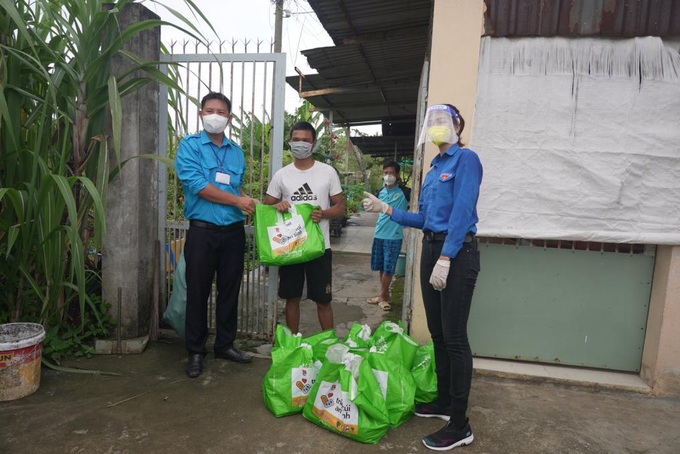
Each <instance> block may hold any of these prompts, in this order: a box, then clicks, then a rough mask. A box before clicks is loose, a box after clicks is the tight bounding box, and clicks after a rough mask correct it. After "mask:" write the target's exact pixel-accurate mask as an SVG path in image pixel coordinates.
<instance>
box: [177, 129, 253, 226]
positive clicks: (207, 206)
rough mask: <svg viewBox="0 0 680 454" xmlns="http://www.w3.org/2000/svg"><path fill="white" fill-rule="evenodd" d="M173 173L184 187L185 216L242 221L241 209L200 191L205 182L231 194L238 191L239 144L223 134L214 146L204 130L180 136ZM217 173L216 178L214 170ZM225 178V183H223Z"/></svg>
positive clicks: (243, 168) (240, 178)
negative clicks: (206, 196)
mask: <svg viewBox="0 0 680 454" xmlns="http://www.w3.org/2000/svg"><path fill="white" fill-rule="evenodd" d="M175 169H176V170H177V176H178V177H179V179H180V180H182V185H183V187H184V196H185V202H184V215H185V216H186V218H187V219H193V220H198V221H205V222H211V223H213V224H217V225H229V224H233V223H234V222H237V221H243V220H244V219H245V215H244V214H243V212H242V211H241V210H240V209H239V208H237V207H235V206H232V205H222V204H219V203H215V202H211V201H210V200H207V199H204V198H203V197H201V196H200V195H198V193H199V192H201V191H202V190H203V189H205V188H206V186H208V183H210V184H212V185H214V186H216V187H218V188H219V189H221V190H223V191H226V192H229V193H231V194H234V195H241V186H242V185H243V179H244V175H245V172H246V159H245V155H244V153H243V150H242V149H241V147H239V146H238V145H236V144H235V143H234V142H232V141H231V140H229V139H228V138H227V137H224V140H223V141H222V145H221V146H220V147H218V146H217V145H215V144H214V143H213V141H212V140H211V139H210V136H208V134H207V133H206V132H205V131H202V132H201V133H200V134H192V135H188V136H186V137H184V139H182V142H181V143H180V145H179V151H178V152H177V158H176V159H175ZM218 173H219V174H220V180H221V181H220V182H218V181H217V179H218V178H217V174H218ZM226 179H228V181H229V183H225V181H227V180H226Z"/></svg>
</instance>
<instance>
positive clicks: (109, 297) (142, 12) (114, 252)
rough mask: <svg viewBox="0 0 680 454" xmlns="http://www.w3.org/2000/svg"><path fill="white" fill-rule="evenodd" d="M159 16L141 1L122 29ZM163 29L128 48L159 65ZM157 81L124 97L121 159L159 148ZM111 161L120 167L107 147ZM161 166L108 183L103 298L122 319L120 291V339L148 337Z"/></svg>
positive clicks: (124, 17)
mask: <svg viewBox="0 0 680 454" xmlns="http://www.w3.org/2000/svg"><path fill="white" fill-rule="evenodd" d="M147 19H159V17H158V16H157V15H156V14H154V13H153V12H151V11H150V10H149V9H147V8H146V7H144V6H142V5H141V4H138V3H131V4H128V5H126V6H125V8H124V9H123V11H122V12H121V15H120V29H121V30H124V29H125V28H127V27H128V26H130V25H132V24H134V23H136V22H140V21H143V20H147ZM160 37H161V32H160V27H156V28H154V29H150V30H145V31H143V32H141V33H139V34H138V35H136V36H135V37H134V38H133V39H132V40H130V41H129V42H128V43H127V44H126V45H125V50H126V51H128V52H130V53H132V54H134V55H136V56H137V57H139V58H140V59H142V60H145V61H159V59H160V44H161V40H160ZM131 68H132V64H131V63H130V62H129V61H128V60H127V59H124V58H122V57H116V58H115V59H114V60H113V64H112V73H113V74H123V73H124V72H125V71H128V70H130V69H131ZM158 96H159V87H158V84H157V83H149V84H147V85H146V86H144V87H142V88H141V89H139V90H137V91H135V92H133V93H131V94H129V95H127V96H125V97H124V98H122V109H123V125H122V126H123V128H122V130H123V134H122V143H121V156H120V159H121V161H125V160H127V159H129V158H131V157H134V156H138V155H140V154H145V153H155V152H156V151H157V150H158ZM109 150H110V156H109V158H110V162H111V164H112V167H113V166H116V165H118V164H119V163H118V162H117V160H116V157H115V154H114V152H113V147H109ZM157 177H158V164H157V162H156V161H155V160H151V159H132V160H130V161H129V162H127V163H126V164H125V165H124V166H123V167H122V171H121V173H120V174H118V175H117V176H116V177H115V178H114V179H113V180H112V181H111V183H110V186H109V193H108V199H107V202H106V203H107V205H106V207H107V209H106V225H107V231H108V236H107V238H106V241H105V243H104V246H103V257H102V294H103V298H104V300H105V301H107V302H108V303H110V304H111V311H110V312H111V315H112V317H113V318H114V319H116V320H117V319H118V307H117V304H118V298H119V297H118V289H119V288H121V289H122V292H121V295H122V297H121V306H122V307H121V317H120V318H121V319H120V320H118V322H119V323H120V324H121V337H122V338H128V339H129V338H133V337H139V336H143V335H145V334H147V333H148V328H149V316H150V310H151V301H152V293H153V269H154V266H153V259H154V248H155V247H156V239H157V237H158V181H157V179H158V178H157Z"/></svg>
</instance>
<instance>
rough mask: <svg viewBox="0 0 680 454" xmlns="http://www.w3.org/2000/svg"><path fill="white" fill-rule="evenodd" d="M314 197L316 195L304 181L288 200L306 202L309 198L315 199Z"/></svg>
mask: <svg viewBox="0 0 680 454" xmlns="http://www.w3.org/2000/svg"><path fill="white" fill-rule="evenodd" d="M316 198H317V197H316V195H315V194H314V193H313V192H312V188H310V187H309V185H308V184H307V183H305V184H303V185H302V186H300V188H299V189H298V190H297V191H295V192H293V196H292V197H291V198H290V200H291V201H293V202H307V201H309V200H316Z"/></svg>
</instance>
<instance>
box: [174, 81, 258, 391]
mask: <svg viewBox="0 0 680 454" xmlns="http://www.w3.org/2000/svg"><path fill="white" fill-rule="evenodd" d="M199 115H200V116H201V120H202V122H203V128H204V129H203V131H201V133H199V134H193V135H189V136H186V137H185V138H184V139H183V140H182V143H181V144H180V146H179V151H178V152H177V159H176V160H175V168H176V170H177V175H178V177H179V179H180V180H181V181H182V185H183V187H184V193H185V198H186V199H185V205H184V215H185V216H186V218H187V219H189V232H188V233H187V238H186V242H185V245H184V259H185V261H186V284H187V310H186V336H185V340H186V347H187V350H188V352H189V358H188V362H187V375H188V376H189V377H191V378H195V377H198V376H199V375H200V374H201V372H202V370H203V357H204V356H205V355H206V353H207V350H206V341H207V339H208V298H209V297H210V291H211V288H212V282H213V277H214V276H215V274H217V303H216V308H215V312H216V315H215V320H216V324H217V337H216V338H215V345H214V347H213V350H214V352H215V357H216V358H221V359H228V360H231V361H236V362H240V363H247V362H250V361H251V359H252V358H251V357H250V355H248V354H247V353H245V352H243V351H241V350H238V349H236V348H234V339H235V338H236V322H237V308H238V295H239V291H240V289H241V277H242V274H243V261H244V253H245V230H244V227H243V221H244V220H245V215H244V214H243V212H246V213H248V214H252V213H253V212H254V211H255V204H256V203H258V201H257V200H255V199H253V198H251V197H249V196H248V195H246V194H245V193H244V192H243V189H242V185H243V182H244V176H245V172H246V159H245V155H244V153H243V150H242V149H241V147H239V146H238V145H236V144H235V143H234V142H232V141H231V140H229V139H228V138H227V137H226V136H225V135H224V130H225V129H226V127H227V125H228V124H229V121H230V119H231V101H230V100H229V98H227V97H226V96H224V95H223V94H222V93H214V92H211V93H208V94H207V95H206V96H205V97H204V98H203V99H202V100H201V110H200V111H199Z"/></svg>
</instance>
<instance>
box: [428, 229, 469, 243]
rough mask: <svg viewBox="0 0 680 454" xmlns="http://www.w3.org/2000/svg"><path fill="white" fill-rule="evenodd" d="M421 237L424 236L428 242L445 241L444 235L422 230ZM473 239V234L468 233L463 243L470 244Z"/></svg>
mask: <svg viewBox="0 0 680 454" xmlns="http://www.w3.org/2000/svg"><path fill="white" fill-rule="evenodd" d="M423 235H424V236H425V240H426V241H429V242H433V241H445V240H446V233H445V232H442V233H434V232H430V231H429V230H423ZM474 239H475V234H474V233H470V232H468V233H467V234H466V235H465V240H464V241H463V242H464V243H471V242H472V241H473V240H474Z"/></svg>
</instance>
